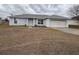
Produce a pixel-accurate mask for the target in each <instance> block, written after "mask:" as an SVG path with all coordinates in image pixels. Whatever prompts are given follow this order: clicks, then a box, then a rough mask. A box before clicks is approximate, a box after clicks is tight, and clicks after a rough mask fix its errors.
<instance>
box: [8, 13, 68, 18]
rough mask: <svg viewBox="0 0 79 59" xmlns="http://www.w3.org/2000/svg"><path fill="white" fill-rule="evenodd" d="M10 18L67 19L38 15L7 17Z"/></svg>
mask: <svg viewBox="0 0 79 59" xmlns="http://www.w3.org/2000/svg"><path fill="white" fill-rule="evenodd" d="M9 17H10V18H13V17H15V18H40V19H45V18H51V19H53V18H56V19H69V18H67V17H63V16H58V15H39V14H22V15H14V16H9Z"/></svg>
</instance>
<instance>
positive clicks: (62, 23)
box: [50, 21, 66, 27]
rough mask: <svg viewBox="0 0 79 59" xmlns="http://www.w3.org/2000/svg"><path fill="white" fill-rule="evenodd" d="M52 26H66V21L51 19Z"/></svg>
mask: <svg viewBox="0 0 79 59" xmlns="http://www.w3.org/2000/svg"><path fill="white" fill-rule="evenodd" d="M50 26H51V27H66V22H65V21H51V22H50Z"/></svg>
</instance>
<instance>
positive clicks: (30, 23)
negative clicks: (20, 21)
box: [28, 18, 33, 26]
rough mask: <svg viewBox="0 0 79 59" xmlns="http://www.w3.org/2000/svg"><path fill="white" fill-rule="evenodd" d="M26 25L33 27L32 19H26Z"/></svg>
mask: <svg viewBox="0 0 79 59" xmlns="http://www.w3.org/2000/svg"><path fill="white" fill-rule="evenodd" d="M28 25H29V26H33V19H32V18H29V19H28Z"/></svg>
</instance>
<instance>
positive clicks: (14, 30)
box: [0, 27, 79, 55]
mask: <svg viewBox="0 0 79 59" xmlns="http://www.w3.org/2000/svg"><path fill="white" fill-rule="evenodd" d="M0 54H32V55H34V54H36V55H37V54H44V55H46V54H79V36H76V35H72V34H67V33H63V32H60V31H57V30H53V29H50V28H41V27H33V28H27V27H1V28H0Z"/></svg>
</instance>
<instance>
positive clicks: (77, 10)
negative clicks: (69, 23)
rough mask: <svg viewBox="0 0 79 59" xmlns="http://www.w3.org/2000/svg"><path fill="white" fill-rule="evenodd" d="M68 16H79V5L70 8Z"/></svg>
mask: <svg viewBox="0 0 79 59" xmlns="http://www.w3.org/2000/svg"><path fill="white" fill-rule="evenodd" d="M68 14H69V15H70V16H71V17H75V16H79V5H74V6H72V7H70V9H69V12H68Z"/></svg>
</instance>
